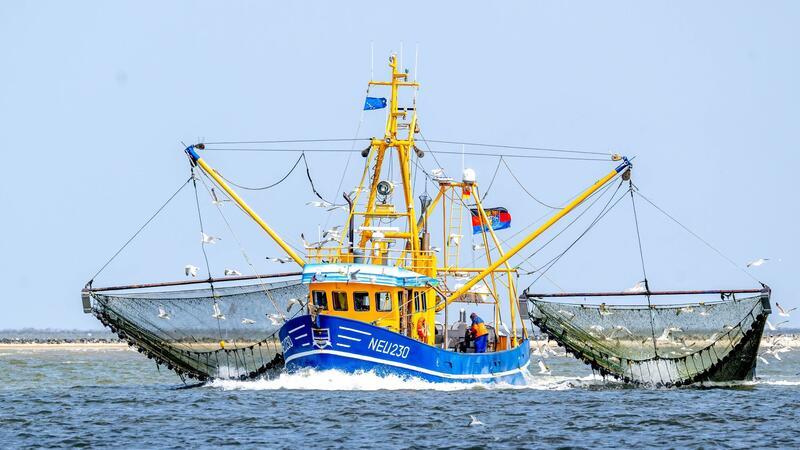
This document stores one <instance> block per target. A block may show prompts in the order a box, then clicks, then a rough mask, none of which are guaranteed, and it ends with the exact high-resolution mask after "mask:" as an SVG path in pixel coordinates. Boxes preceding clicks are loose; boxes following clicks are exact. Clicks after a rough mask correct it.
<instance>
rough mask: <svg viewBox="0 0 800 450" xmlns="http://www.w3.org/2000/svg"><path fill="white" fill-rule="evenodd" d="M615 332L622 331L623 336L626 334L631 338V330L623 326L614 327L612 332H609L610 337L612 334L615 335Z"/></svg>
mask: <svg viewBox="0 0 800 450" xmlns="http://www.w3.org/2000/svg"><path fill="white" fill-rule="evenodd" d="M617 331H623V332H625V334H627V335H628V336H633V333H632V332H631V330H629V329H627V328H626V327H624V326H622V325H617V326H615V327H614V331H612V332H611V335H612V336H613V335H614V333H616V332H617Z"/></svg>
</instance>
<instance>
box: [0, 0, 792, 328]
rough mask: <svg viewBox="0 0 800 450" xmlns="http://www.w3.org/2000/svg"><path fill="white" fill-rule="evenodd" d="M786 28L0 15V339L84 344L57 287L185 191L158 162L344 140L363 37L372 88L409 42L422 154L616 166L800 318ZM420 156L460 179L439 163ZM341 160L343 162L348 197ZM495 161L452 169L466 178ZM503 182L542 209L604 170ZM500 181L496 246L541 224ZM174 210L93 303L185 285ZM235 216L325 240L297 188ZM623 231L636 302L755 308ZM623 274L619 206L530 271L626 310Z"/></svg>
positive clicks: (602, 18)
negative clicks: (607, 296)
mask: <svg viewBox="0 0 800 450" xmlns="http://www.w3.org/2000/svg"><path fill="white" fill-rule="evenodd" d="M798 23H800V3H798V2H793V1H786V2H780V1H769V2H732V1H724V2H722V1H720V2H711V1H709V2H672V1H671V2H636V1H632V2H508V3H502V4H500V2H492V3H491V4H490V3H489V2H474V3H473V2H463V1H460V2H402V3H398V8H397V9H396V10H393V9H392V8H391V7H390V6H389V4H388V2H358V3H350V4H344V3H342V2H271V3H267V2H214V3H211V2H141V1H137V2H100V1H98V2H16V1H6V2H3V3H2V5H0V41H2V42H3V51H2V65H1V66H0V67H2V69H0V123H2V126H0V132H1V133H2V149H3V150H2V151H1V152H0V154H2V157H3V165H4V169H5V170H4V171H3V176H4V178H3V181H2V183H0V204H2V210H3V211H4V213H3V214H2V220H0V236H1V237H2V238H0V254H2V259H0V264H1V265H2V266H1V270H0V273H2V274H3V293H2V296H1V297H0V298H2V303H3V305H4V306H3V311H4V314H2V315H0V328H20V327H31V326H32V327H55V328H73V327H77V328H96V327H98V326H99V324H98V323H97V322H96V320H95V319H94V318H93V317H91V316H87V315H84V314H83V313H82V311H81V306H80V298H79V291H80V289H81V288H82V287H83V284H84V283H85V282H86V281H87V279H88V278H89V277H90V276H91V275H92V274H93V273H94V272H95V271H96V269H97V268H98V267H99V266H100V265H101V264H102V263H103V262H104V261H105V260H106V259H107V258H108V257H109V256H110V255H111V254H112V253H113V252H114V251H115V250H116V248H117V247H118V246H119V245H121V244H122V243H123V242H124V241H125V239H127V237H128V236H129V235H130V234H131V233H132V232H133V231H135V229H136V228H138V226H139V225H140V224H141V222H142V221H143V220H144V219H145V218H146V217H147V215H149V214H150V213H151V212H152V211H153V210H154V209H155V207H157V206H158V205H159V204H160V203H161V202H162V201H163V200H164V199H165V198H166V197H167V196H169V194H170V193H171V192H172V191H173V190H174V189H175V188H177V186H178V185H179V184H180V183H181V182H182V181H183V180H185V179H186V177H187V175H188V174H187V164H186V160H185V158H184V156H183V154H182V152H181V147H180V145H179V141H181V140H183V141H186V142H187V143H188V142H193V141H196V140H197V139H198V138H205V139H207V140H209V141H214V140H249V139H291V138H347V137H353V135H354V134H355V131H356V127H357V125H358V122H359V117H360V114H361V111H360V107H361V105H362V103H363V95H364V89H365V83H366V81H367V80H368V78H369V72H370V52H369V48H370V42H374V47H375V73H376V76H378V75H383V74H385V70H386V66H385V61H386V57H387V56H388V54H389V52H391V51H392V50H395V51H397V50H399V48H400V42H403V43H404V49H405V51H404V59H405V61H406V64H405V65H406V66H412V65H413V63H412V61H413V49H414V47H415V45H417V44H419V48H420V54H419V75H420V78H419V81H420V82H421V83H423V90H422V92H421V95H420V99H419V110H420V121H421V125H422V129H423V134H424V135H425V136H426V137H427V138H429V139H455V140H465V141H470V142H489V143H501V144H512V145H514V144H516V145H531V146H542V147H556V148H570V149H582V150H599V151H618V152H621V153H625V154H627V155H629V156H634V155H635V156H637V159H636V161H635V164H636V169H635V180H636V182H637V184H638V185H639V186H640V187H641V189H642V192H643V193H644V194H645V195H647V196H649V197H650V198H651V199H653V200H655V201H656V202H657V203H659V204H660V205H661V206H663V207H664V208H666V209H667V210H669V211H670V212H671V213H673V214H674V215H676V216H677V217H678V218H680V219H681V220H682V221H683V222H684V223H685V224H686V225H688V226H689V227H691V228H692V229H694V230H695V231H697V232H698V233H699V234H700V235H702V236H704V237H705V238H706V239H707V240H709V241H710V242H712V243H713V244H714V245H715V246H717V247H718V248H719V249H721V250H722V251H724V252H725V253H726V254H728V255H729V256H730V257H731V258H732V259H734V260H735V261H736V262H737V263H738V264H739V265H740V266H742V267H743V266H744V264H745V263H746V262H747V261H749V260H751V259H755V258H759V257H769V258H773V260H772V261H770V263H768V264H766V265H764V266H762V267H760V268H758V269H753V270H752V273H753V275H755V276H756V277H757V278H759V279H761V280H763V281H764V282H766V283H768V284H770V285H771V286H772V287H773V289H774V294H775V296H774V298H775V299H776V300H777V301H778V302H780V303H782V304H784V303H785V304H786V305H788V306H798V305H800V301H798V299H797V296H798V293H799V292H800V288H798V286H797V284H796V280H795V278H794V277H795V276H797V274H798V273H800V271H799V270H798V269H800V264H798V261H797V253H798V238H797V235H796V228H797V226H796V224H795V221H796V220H797V218H798V212H799V211H798V209H799V208H798V203H797V200H796V198H795V192H796V183H795V182H796V178H797V170H798V163H799V162H800V157H798V144H799V143H800V142H799V141H800V139H799V138H798V119H800V88H798V80H800V63H799V61H800V31H799V30H798V27H797V24H798ZM382 120H383V114H382V113H380V112H375V113H369V114H367V115H366V119H365V121H364V124H363V126H362V128H361V132H360V133H359V134H360V136H362V137H368V136H371V135H376V134H377V135H379V134H381V133H382V123H381V122H382ZM344 147H347V144H344ZM338 148H342V146H341V145H340V146H339V147H338ZM437 148H439V149H447V150H458V148H445V147H444V146H438V147H434V150H436V149H437ZM468 149H469V148H468ZM295 159H296V155H295V154H288V153H287V154H268V155H265V154H260V155H256V154H219V153H216V154H208V160H209V161H210V162H212V163H213V164H215V165H216V166H218V167H219V168H220V170H222V171H223V172H224V173H225V174H227V175H228V176H230V177H231V178H233V179H235V180H237V181H240V182H242V183H248V184H254V185H259V184H262V185H263V184H269V183H270V182H273V181H275V180H276V179H277V178H279V177H280V176H281V175H282V174H283V173H285V172H286V170H288V168H289V167H290V166H291V164H292V163H293V162H294V160H295ZM345 160H346V157H344V156H342V155H341V154H335V155H330V154H326V155H319V154H314V155H309V162H310V164H311V170H312V173H313V174H314V176H315V177H316V178H317V179H318V180H319V189H320V190H321V191H322V192H323V193H332V192H333V191H334V190H335V189H336V186H337V184H338V182H339V177H340V174H341V172H342V170H343V168H344V165H345ZM440 161H441V162H442V163H443V164H445V165H447V166H448V167H449V168H451V169H453V172H457V171H458V170H460V167H461V160H460V157H458V156H453V157H449V156H440ZM424 163H425V164H426V165H427V167H428V168H431V167H433V166H434V165H435V164H434V162H433V161H432V160H431V159H430V157H426V159H425V160H424ZM361 164H362V162H361V159H360V157H354V158H353V164H351V165H350V170H349V171H348V176H349V178H348V179H347V181H346V183H345V186H351V185H352V184H353V183H355V181H356V175H357V171H358V170H359V167H360V165H361ZM496 164H497V159H494V158H477V157H476V158H468V159H467V165H468V166H471V167H474V168H475V169H476V171H477V172H478V177H479V181H483V182H484V183H487V182H488V180H489V179H490V177H491V174H492V172H493V171H494V168H495V166H496ZM513 164H514V166H513V167H514V169H515V173H516V174H517V175H518V176H524V178H525V180H524V183H525V184H526V187H527V188H528V189H529V190H531V191H532V192H535V193H536V194H537V195H538V196H539V197H541V198H542V199H543V200H546V201H550V202H559V201H561V200H563V199H564V198H566V197H568V196H570V195H572V194H574V193H575V192H576V191H578V190H579V189H581V188H582V187H584V186H586V185H587V184H590V183H591V182H592V181H594V179H596V178H597V177H599V176H600V175H602V174H603V173H605V172H606V171H607V170H609V169H610V168H611V167H612V165H611V164H606V163H596V162H587V163H564V162H558V163H556V162H549V161H542V160H514V163H513ZM500 173H501V176H500V177H498V180H497V181H496V183H495V186H494V187H493V188H492V194H491V195H490V196H489V199H490V201H488V203H491V204H489V205H487V206H500V205H502V206H508V207H509V208H510V209H511V210H512V214H513V216H514V227H513V228H512V231H510V232H508V231H507V232H504V233H506V235H505V236H501V237H507V236H508V235H510V234H511V233H512V232H514V231H519V229H521V228H522V227H523V226H525V225H527V224H528V223H530V222H531V221H532V220H533V219H534V218H537V217H539V216H541V215H542V214H544V213H545V212H546V210H544V209H542V208H541V207H539V206H537V205H534V204H532V202H531V201H529V200H527V199H525V198H524V194H520V190H519V188H518V186H517V185H516V184H515V183H514V182H513V180H511V179H510V178H509V177H508V175H507V174H504V173H503V171H502V170H501V172H500ZM484 185H485V184H484ZM186 194H189V192H188V191H186V192H184V193H183V194H182V196H181V197H179V198H178V199H176V205H175V207H174V208H172V209H170V210H168V212H167V213H166V214H165V215H164V216H163V217H161V218H160V220H159V221H157V222H156V223H154V224H153V228H152V229H150V230H148V232H147V233H145V234H144V235H143V236H142V237H141V238H140V239H139V240H138V241H136V243H135V244H134V245H133V246H132V247H131V248H130V249H129V250H128V251H126V252H125V253H123V254H122V255H121V256H120V258H119V260H118V261H117V262H115V263H114V264H113V265H112V266H110V267H109V269H108V270H107V272H105V273H104V274H103V275H101V276H100V277H99V278H98V280H97V282H96V283H97V284H111V283H118V282H139V281H159V280H165V279H181V278H183V275H182V270H183V266H184V265H185V264H187V263H194V264H195V265H202V264H201V261H202V260H201V257H200V255H199V244H198V231H197V223H196V216H194V215H193V214H194V213H193V203H192V201H193V199H192V197H191V196H189V195H186ZM327 195H330V196H332V195H331V194H327ZM245 197H246V198H247V199H248V200H249V201H251V202H252V203H253V206H254V207H255V208H256V209H257V210H259V211H261V212H263V213H264V216H265V217H266V218H267V219H268V221H269V222H270V223H271V224H272V225H274V227H275V228H276V229H277V230H279V231H281V232H283V233H284V234H285V235H286V237H287V239H289V240H291V241H293V242H294V243H297V242H299V233H300V232H301V231H305V232H306V233H308V234H314V233H315V230H316V226H317V224H318V223H324V222H325V220H326V219H325V215H324V214H322V213H320V212H319V211H318V210H314V209H311V208H308V207H306V206H304V203H305V202H306V201H308V200H311V199H312V196H311V193H310V191H309V189H308V186H307V183H306V182H305V179H304V177H303V176H302V175H301V173H300V172H298V173H296V174H295V175H293V176H292V177H290V179H289V180H288V181H287V182H286V183H285V184H283V185H281V186H280V187H279V188H276V189H274V190H271V191H268V192H266V193H259V194H251V193H247V194H245ZM289 200H291V201H289ZM206 203H207V202H206ZM206 206H210V205H207V204H206V205H204V207H206ZM640 210H641V213H642V216H641V220H642V225H643V239H644V246H645V251H646V256H647V261H648V274H649V277H650V280H651V284H652V286H653V287H654V288H660V289H668V288H713V287H753V281H752V280H750V279H749V278H748V277H747V276H745V275H743V274H742V273H741V272H740V271H738V270H737V269H735V268H733V267H731V266H730V264H728V263H727V262H726V261H724V260H721V259H720V258H718V257H716V256H715V255H714V254H713V253H712V252H710V251H708V250H707V249H706V248H704V247H702V245H701V244H698V243H697V242H696V241H694V240H693V239H692V238H690V237H687V235H686V234H685V233H683V232H682V231H681V230H679V229H677V228H676V227H675V226H674V225H672V224H670V223H669V222H667V221H665V220H663V219H662V218H661V217H660V216H659V215H658V214H657V213H654V212H653V210H652V209H648V208H647V207H646V206H644V205H642V206H641V207H640ZM212 213H213V211H212V210H211V209H210V208H207V209H206V215H207V216H208V217H209V219H208V222H209V223H208V227H209V228H210V229H211V230H212V231H213V232H215V233H217V234H219V235H221V236H223V241H222V242H221V243H220V245H218V246H215V247H214V248H213V249H211V258H212V269H213V270H214V271H215V274H217V275H219V274H220V272H221V271H222V269H223V268H224V267H226V266H236V267H239V268H240V269H241V268H243V266H244V265H243V263H242V262H241V257H240V256H238V255H239V253H238V252H239V250H238V247H236V245H235V243H234V240H233V239H232V238H231V237H227V236H226V234H225V230H224V228H223V225H222V223H221V222H220V221H219V220H218V219H219V218H218V216H213V215H212ZM230 216H231V217H232V218H233V222H234V227H235V229H236V231H237V233H239V237H240V238H241V239H242V241H243V242H244V243H245V247H246V248H247V250H248V252H249V253H250V254H251V255H252V256H253V259H254V260H257V261H258V263H257V265H258V267H259V269H260V270H261V271H270V270H286V268H287V267H286V266H282V267H281V266H275V265H270V264H267V263H263V262H261V261H263V257H264V256H265V255H275V254H277V251H276V250H275V248H276V247H275V245H274V244H272V243H271V242H269V241H267V240H266V239H265V238H264V237H263V236H262V235H261V233H260V232H259V230H257V229H256V228H255V227H253V226H252V224H250V223H249V222H247V221H246V220H244V219H243V218H241V217H239V216H238V215H237V214H235V212H233V210H232V209H231V214H230ZM566 243H568V241H566ZM566 243H564V244H563V245H566ZM563 245H562V248H563ZM637 258H638V255H637V253H636V250H635V240H634V236H633V225H632V220H631V215H630V205H629V204H627V203H626V204H621V205H620V207H619V208H618V209H617V210H615V211H614V212H613V213H612V214H610V215H609V217H608V219H607V220H606V221H604V222H602V223H601V225H600V226H599V227H598V228H597V229H596V230H594V231H593V232H592V233H591V234H590V235H588V236H587V237H586V238H585V242H581V244H579V246H577V247H576V248H575V249H574V251H573V252H572V253H570V254H569V255H568V256H567V257H565V258H564V260H563V261H562V262H561V263H560V264H559V265H558V266H556V267H555V268H554V269H553V270H552V271H551V272H550V275H551V276H552V278H553V279H554V280H556V281H557V282H558V283H559V284H560V285H562V286H563V287H564V288H566V289H622V288H626V287H629V286H631V285H633V284H634V283H635V282H636V281H638V280H639V279H640V278H641V276H640V270H639V268H638V259H637ZM778 258H780V259H781V261H780V262H779V261H777V259H778ZM546 259H547V258H545V257H544V255H543V257H542V258H541V260H539V262H542V261H544V260H546ZM536 261H537V259H534V263H536ZM243 271H244V270H243ZM530 281H531V279H529V278H528V279H527V282H526V279H525V278H523V279H522V280H521V284H522V287H524V286H526V285H527V284H528V283H530ZM541 289H542V290H553V289H554V287H553V286H552V285H548V284H547V283H543V284H542V285H541ZM795 316H796V317H794V318H793V324H794V325H800V314H796V315H795Z"/></svg>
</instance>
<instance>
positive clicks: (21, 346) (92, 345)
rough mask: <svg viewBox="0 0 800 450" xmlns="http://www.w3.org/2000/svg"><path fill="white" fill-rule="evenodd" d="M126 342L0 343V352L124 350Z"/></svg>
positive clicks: (126, 346)
mask: <svg viewBox="0 0 800 450" xmlns="http://www.w3.org/2000/svg"><path fill="white" fill-rule="evenodd" d="M125 348H128V343H127V342H122V341H115V342H111V341H109V342H0V350H62V349H75V350H101V349H125Z"/></svg>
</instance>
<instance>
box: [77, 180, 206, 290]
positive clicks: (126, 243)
mask: <svg viewBox="0 0 800 450" xmlns="http://www.w3.org/2000/svg"><path fill="white" fill-rule="evenodd" d="M190 181H192V177H189V179H187V180H186V181H185V182H184V183H183V184H181V186H180V187H179V188H178V190H177V191H175V192H174V193H173V194H172V195H171V196H170V197H169V198H168V199H167V201H166V202H164V203H163V204H162V205H161V206H159V208H158V209H157V210H156V212H154V213H153V214H152V215H151V216H150V218H149V219H147V221H145V223H144V224H143V225H142V226H141V227H139V229H138V230H136V232H135V233H133V236H131V237H130V238H128V240H127V241H125V243H124V244H122V247H120V248H119V250H117V252H116V253H114V255H113V256H111V258H109V259H108V261H106V263H105V264H103V266H102V267H100V269H99V270H98V271H97V272H96V273H95V274H94V275H92V278H91V279H90V280H89V282H88V283H86V284H87V285H88V286H91V284H92V282H94V279H95V278H97V276H98V275H100V273H101V272H102V271H103V270H105V268H106V267H108V265H109V264H111V261H113V260H114V258H116V257H117V256H118V255H119V254H120V253H122V251H123V250H125V247H127V246H128V244H130V243H131V242H132V241H133V240H134V239H136V236H138V235H139V233H141V232H142V230H144V229H145V228H146V227H147V225H149V224H150V222H152V221H153V219H155V218H156V216H157V215H158V214H159V213H161V211H162V210H163V209H164V208H165V207H166V206H167V205H168V204H169V202H171V201H172V199H174V198H175V197H176V196H177V195H178V194H179V193H180V192H181V191H182V190H183V188H185V187H186V185H187V184H189V182H190Z"/></svg>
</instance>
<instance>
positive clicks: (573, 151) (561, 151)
mask: <svg viewBox="0 0 800 450" xmlns="http://www.w3.org/2000/svg"><path fill="white" fill-rule="evenodd" d="M423 139H424V137H423ZM430 142H433V143H436V144H454V145H470V146H473V147H490V148H508V149H514V150H535V151H540V152H557V153H576V154H583V155H604V156H607V155H610V153H607V152H590V151H581V150H567V149H560V148H546V147H522V146H517V145H502V144H484V143H478V142H459V141H440V140H430Z"/></svg>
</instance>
